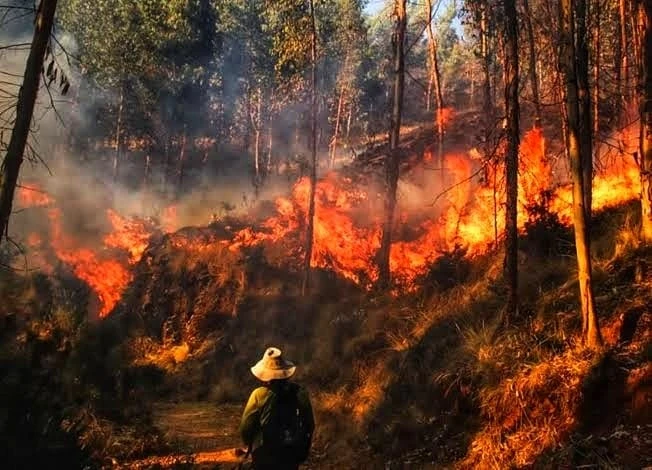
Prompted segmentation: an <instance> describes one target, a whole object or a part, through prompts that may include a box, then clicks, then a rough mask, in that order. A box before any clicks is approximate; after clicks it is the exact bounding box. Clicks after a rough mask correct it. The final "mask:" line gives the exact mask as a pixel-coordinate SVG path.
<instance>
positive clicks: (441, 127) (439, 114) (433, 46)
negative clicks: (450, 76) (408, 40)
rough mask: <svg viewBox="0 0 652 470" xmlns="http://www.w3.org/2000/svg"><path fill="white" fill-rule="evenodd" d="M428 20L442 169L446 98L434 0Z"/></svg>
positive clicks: (428, 7)
mask: <svg viewBox="0 0 652 470" xmlns="http://www.w3.org/2000/svg"><path fill="white" fill-rule="evenodd" d="M426 18H427V20H428V27H427V28H426V31H427V33H428V51H429V53H430V67H431V70H430V79H431V80H432V83H433V85H434V87H435V104H436V105H437V113H436V115H435V124H436V126H437V143H438V150H439V152H438V153H439V158H438V163H439V166H440V168H441V167H442V166H443V165H442V160H443V157H444V155H443V153H444V115H443V113H444V98H443V96H442V93H441V80H440V75H439V61H438V60H437V41H435V35H434V34H433V32H432V0H426Z"/></svg>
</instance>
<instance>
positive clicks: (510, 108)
mask: <svg viewBox="0 0 652 470" xmlns="http://www.w3.org/2000/svg"><path fill="white" fill-rule="evenodd" d="M504 7H505V54H504V56H505V62H504V64H505V114H506V118H507V151H506V152H505V176H506V183H507V204H506V210H505V278H506V279H507V288H508V294H507V317H506V321H507V323H509V320H510V318H514V317H515V316H516V315H517V314H518V225H517V220H516V219H517V214H518V146H519V104H518V81H519V71H518V18H517V15H516V1H515V0H504Z"/></svg>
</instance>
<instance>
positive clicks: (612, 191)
mask: <svg viewBox="0 0 652 470" xmlns="http://www.w3.org/2000/svg"><path fill="white" fill-rule="evenodd" d="M544 147H545V144H544V140H543V135H542V133H541V131H540V130H536V129H534V130H531V131H529V132H527V133H526V134H525V135H524V136H523V139H522V142H521V152H520V153H521V159H520V160H521V164H520V176H519V187H520V189H519V195H520V199H519V201H520V204H519V213H518V223H519V227H521V228H523V227H524V225H525V222H526V221H527V220H528V217H529V214H528V206H529V205H531V204H533V203H542V202H543V201H542V199H541V195H542V192H543V191H548V192H549V193H550V194H551V197H550V199H549V201H548V203H549V209H550V210H551V211H552V212H554V213H556V214H557V216H558V217H559V219H560V221H561V222H562V223H565V224H570V223H571V221H572V217H571V215H572V213H571V202H572V201H571V190H570V188H569V187H568V186H567V185H565V186H564V185H561V186H559V185H558V186H557V187H556V188H555V187H554V181H553V173H552V166H551V163H550V162H549V161H548V160H547V159H546V156H545V152H544ZM444 167H445V173H444V181H445V184H446V186H445V187H444V188H443V189H442V193H441V194H440V196H441V197H439V199H438V201H437V207H438V208H439V213H438V214H439V215H438V216H436V217H435V216H433V214H432V210H431V208H430V207H429V206H431V205H432V201H423V211H422V212H423V213H422V214H410V213H408V210H407V209H406V208H405V207H401V201H400V200H399V207H398V216H397V217H396V219H397V221H396V226H397V230H396V232H397V233H395V241H394V244H393V246H392V250H391V256H390V267H391V271H392V275H393V277H394V279H395V281H396V282H397V284H398V285H399V286H401V287H402V288H405V289H408V290H410V289H412V288H414V287H415V281H416V279H418V278H419V276H422V275H423V274H424V273H425V272H426V271H427V269H428V266H429V265H430V264H431V263H432V262H434V261H436V259H437V258H438V257H440V256H441V255H442V253H447V252H451V251H453V250H456V249H463V250H464V251H465V252H466V253H467V255H469V256H474V255H478V254H482V253H484V252H486V251H487V250H489V249H490V248H491V247H492V246H494V245H495V242H496V238H498V239H500V238H501V237H502V232H503V229H504V206H503V204H502V202H501V201H502V200H503V194H504V177H503V173H502V169H501V168H502V166H501V165H498V166H497V167H496V168H494V167H492V166H490V165H488V166H486V167H484V168H482V167H480V164H479V163H478V162H477V161H474V159H473V158H471V157H470V156H469V155H466V154H449V155H446V156H445V157H444ZM494 184H495V187H494ZM638 191H639V180H638V169H637V167H636V165H635V162H634V161H633V160H632V161H629V160H626V159H624V158H620V159H617V160H615V161H614V162H612V164H610V165H608V166H606V167H605V168H603V169H602V171H601V172H600V173H599V174H597V175H596V176H595V180H594V194H593V207H594V209H601V208H606V207H610V206H613V205H616V204H619V203H622V202H624V201H627V200H630V199H633V198H635V197H637V194H638ZM309 194H310V182H309V179H308V178H302V179H300V180H299V181H298V182H297V183H296V184H295V185H294V187H293V189H292V192H291V194H290V195H289V196H287V197H279V198H277V200H276V202H275V205H276V214H275V215H274V216H272V217H270V218H268V219H266V220H264V221H262V222H261V223H260V224H259V225H258V226H257V228H254V227H252V226H248V227H246V228H244V229H241V230H239V231H237V232H236V233H235V235H234V236H233V237H232V238H230V239H220V238H216V239H215V240H214V241H213V242H218V243H221V244H224V245H226V246H227V247H228V248H229V250H231V251H232V252H238V251H239V250H241V249H242V248H243V247H250V246H255V245H259V244H261V243H272V244H273V243H278V242H280V241H282V240H285V241H287V240H288V239H291V240H293V242H292V243H294V245H291V244H290V245H288V244H287V243H286V246H294V248H288V249H290V251H291V252H289V253H287V258H288V259H290V260H292V263H293V264H295V265H296V266H300V265H301V253H302V252H303V241H304V234H303V233H304V229H305V214H306V213H307V208H308V202H309ZM433 198H434V196H433ZM315 200H316V212H315V227H314V249H313V255H312V266H313V267H319V268H325V269H331V270H333V271H335V272H336V273H337V274H339V275H340V276H342V277H343V278H346V279H349V280H351V281H352V282H354V283H356V284H358V285H360V286H362V287H364V288H370V287H371V286H372V284H373V282H374V281H375V280H376V279H377V278H378V273H377V269H376V263H375V261H374V260H375V256H376V253H377V251H378V248H379V247H380V237H381V222H382V219H381V217H382V214H381V213H376V214H375V216H369V214H374V211H373V210H371V209H370V207H371V204H372V201H370V192H369V189H368V188H363V187H360V186H358V185H357V184H355V183H354V182H352V181H350V180H348V179H346V178H344V177H342V176H339V175H338V174H337V173H335V172H331V173H329V174H327V175H326V176H325V177H324V178H322V179H321V180H320V181H319V182H318V186H317V191H316V199H315ZM18 201H19V203H20V204H21V205H23V206H33V207H34V206H36V207H43V206H48V207H49V209H48V217H49V221H50V233H49V242H50V245H51V248H52V249H53V251H54V253H55V254H56V256H57V257H58V259H59V260H60V261H62V262H63V263H65V264H67V265H68V266H70V267H71V269H72V270H73V271H74V273H75V274H76V276H77V277H79V278H80V279H82V280H84V281H85V282H87V283H88V285H89V286H90V287H91V288H92V289H93V290H94V291H95V292H96V293H97V295H98V297H99V298H100V301H101V309H100V312H99V313H100V316H105V315H107V314H108V313H109V312H110V311H111V310H112V308H113V307H114V306H115V304H116V303H117V302H118V300H119V299H120V297H121V295H122V292H123V291H124V289H125V288H126V286H127V285H128V283H129V282H130V281H131V278H132V274H131V266H133V265H135V264H136V263H137V262H138V261H139V260H140V258H141V256H142V254H143V252H144V251H145V249H146V248H147V246H148V244H149V241H150V237H151V235H152V234H153V233H154V231H155V230H156V227H155V226H154V225H153V224H150V223H147V222H145V221H144V220H142V219H135V218H133V219H128V218H125V217H123V216H122V215H120V214H119V213H118V212H117V211H115V210H113V209H109V210H108V211H107V212H106V216H107V219H108V222H109V223H110V227H111V229H110V232H109V233H107V234H106V235H104V236H103V238H102V239H101V243H100V244H98V246H100V249H97V250H93V249H91V248H89V247H87V246H83V244H81V243H79V242H78V241H77V240H76V239H75V238H74V237H72V236H70V235H68V234H66V233H65V232H64V228H63V224H62V220H61V215H62V214H61V211H60V209H58V208H55V207H53V206H54V205H55V201H54V199H53V198H52V197H50V196H49V195H47V194H46V193H44V192H42V191H41V190H40V189H38V186H36V185H30V186H28V187H24V188H21V190H20V191H19V192H18ZM176 211H177V209H176V206H169V207H168V208H167V209H165V210H164V212H163V214H162V219H161V225H162V229H163V231H164V232H172V231H173V228H174V227H175V224H176V216H177V214H176ZM375 212H378V211H375ZM415 216H416V217H417V219H418V220H421V222H420V223H418V224H417V225H416V227H412V228H411V236H410V237H409V239H407V238H406V237H402V236H401V234H400V233H398V232H400V230H399V229H401V227H404V226H407V225H408V222H407V221H408V220H409V218H410V217H415ZM27 242H28V245H30V246H31V247H34V248H36V247H39V248H42V247H43V246H44V243H43V237H42V236H41V235H40V234H36V233H34V234H30V235H29V237H28V240H27ZM213 242H208V241H203V242H201V241H199V240H198V241H196V242H193V241H192V240H186V242H184V246H185V247H186V248H193V249H196V250H199V251H201V249H202V247H200V246H195V245H197V244H199V245H201V244H202V243H209V244H210V243H213ZM175 246H176V245H175ZM179 248H182V247H179ZM120 252H122V253H125V254H126V255H127V256H126V257H125V258H126V259H124V260H121V258H120V257H119V253H120Z"/></svg>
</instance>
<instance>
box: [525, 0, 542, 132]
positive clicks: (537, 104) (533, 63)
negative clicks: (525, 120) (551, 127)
mask: <svg viewBox="0 0 652 470" xmlns="http://www.w3.org/2000/svg"><path fill="white" fill-rule="evenodd" d="M523 10H524V13H525V14H524V15H523V16H524V18H523V20H524V21H525V30H526V31H527V36H528V56H529V59H530V85H531V86H532V100H533V101H534V127H536V128H541V100H540V98H539V80H538V79H537V55H536V49H535V46H534V41H535V39H534V30H533V28H532V19H531V18H530V2H529V0H523Z"/></svg>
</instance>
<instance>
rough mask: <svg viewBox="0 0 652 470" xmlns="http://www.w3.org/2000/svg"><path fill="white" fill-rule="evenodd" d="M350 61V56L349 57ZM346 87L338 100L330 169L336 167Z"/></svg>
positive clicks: (341, 91)
mask: <svg viewBox="0 0 652 470" xmlns="http://www.w3.org/2000/svg"><path fill="white" fill-rule="evenodd" d="M347 59H348V56H347ZM344 63H345V64H346V60H345V61H344ZM345 91H346V89H345V86H344V85H342V87H341V88H340V97H339V99H338V100H337V114H336V115H335V130H334V131H333V140H332V142H331V158H330V162H329V167H330V168H333V167H334V166H335V156H336V153H337V137H338V135H339V133H340V119H341V116H342V104H343V102H344V94H345Z"/></svg>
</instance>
